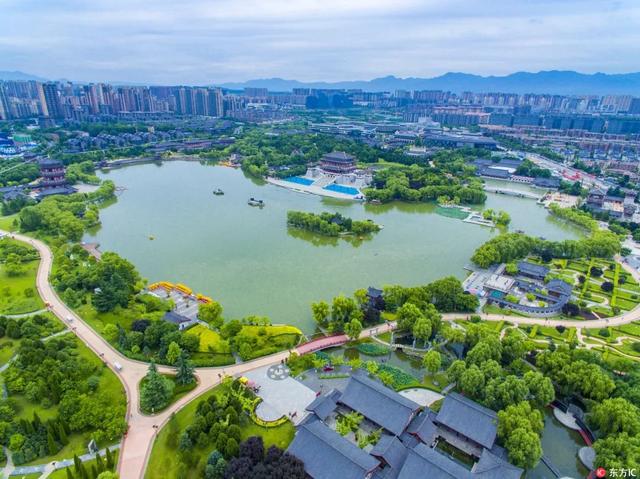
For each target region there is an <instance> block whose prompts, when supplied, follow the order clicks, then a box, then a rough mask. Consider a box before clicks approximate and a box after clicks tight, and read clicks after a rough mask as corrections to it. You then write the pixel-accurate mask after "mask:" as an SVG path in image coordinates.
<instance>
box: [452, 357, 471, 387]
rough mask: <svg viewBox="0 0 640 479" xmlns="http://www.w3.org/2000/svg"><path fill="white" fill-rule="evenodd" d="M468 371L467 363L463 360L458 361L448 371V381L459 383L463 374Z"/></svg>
mask: <svg viewBox="0 0 640 479" xmlns="http://www.w3.org/2000/svg"><path fill="white" fill-rule="evenodd" d="M466 369H467V365H466V363H465V362H464V361H463V360H461V359H456V360H455V361H454V362H452V363H451V366H449V369H447V379H448V380H449V382H452V383H457V382H459V381H460V378H461V377H462V373H464V372H465V370H466Z"/></svg>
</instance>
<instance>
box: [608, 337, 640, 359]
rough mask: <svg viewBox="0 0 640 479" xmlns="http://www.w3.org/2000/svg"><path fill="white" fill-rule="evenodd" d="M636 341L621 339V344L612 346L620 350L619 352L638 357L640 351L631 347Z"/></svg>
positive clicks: (639, 356)
mask: <svg viewBox="0 0 640 479" xmlns="http://www.w3.org/2000/svg"><path fill="white" fill-rule="evenodd" d="M636 342H637V341H629V340H628V339H627V340H623V341H622V345H621V346H617V345H616V346H613V348H614V349H615V350H616V351H620V352H621V353H625V354H628V355H629V356H635V357H638V358H640V352H639V351H636V350H635V349H633V345H634V344H636Z"/></svg>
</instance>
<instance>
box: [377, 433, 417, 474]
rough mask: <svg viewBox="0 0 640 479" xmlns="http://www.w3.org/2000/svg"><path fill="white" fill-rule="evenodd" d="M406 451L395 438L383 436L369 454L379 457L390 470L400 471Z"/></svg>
mask: <svg viewBox="0 0 640 479" xmlns="http://www.w3.org/2000/svg"><path fill="white" fill-rule="evenodd" d="M407 453H408V450H407V448H406V447H405V446H404V445H403V444H402V443H401V442H400V440H399V439H398V438H397V437H395V436H387V435H384V436H382V437H381V438H380V440H379V441H378V443H377V444H376V445H375V446H373V449H372V450H371V451H370V452H369V454H371V455H372V456H375V457H381V458H382V459H384V461H385V462H386V463H387V464H389V465H390V466H391V467H392V468H394V469H397V470H400V468H402V465H403V464H404V460H405V459H406V458H407Z"/></svg>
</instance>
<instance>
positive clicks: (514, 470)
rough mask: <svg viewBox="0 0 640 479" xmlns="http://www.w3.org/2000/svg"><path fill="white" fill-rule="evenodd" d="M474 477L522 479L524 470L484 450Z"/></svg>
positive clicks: (483, 478)
mask: <svg viewBox="0 0 640 479" xmlns="http://www.w3.org/2000/svg"><path fill="white" fill-rule="evenodd" d="M473 475H474V477H478V478H482V479H520V476H522V469H520V468H519V467H516V466H514V465H513V464H509V463H508V462H505V461H503V460H502V459H500V458H499V457H497V456H494V455H493V454H491V453H490V452H489V451H488V450H487V449H483V450H482V454H481V455H480V460H479V461H478V462H477V463H476V466H475V468H474V469H473Z"/></svg>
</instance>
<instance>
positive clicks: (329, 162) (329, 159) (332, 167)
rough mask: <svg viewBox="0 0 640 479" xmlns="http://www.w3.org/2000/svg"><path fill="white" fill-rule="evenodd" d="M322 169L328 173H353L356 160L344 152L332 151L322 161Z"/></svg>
mask: <svg viewBox="0 0 640 479" xmlns="http://www.w3.org/2000/svg"><path fill="white" fill-rule="evenodd" d="M320 168H321V169H322V170H324V171H326V172H328V173H336V174H344V173H353V172H354V171H355V169H356V159H355V158H354V157H353V156H351V155H349V154H348V153H345V152H344V151H332V152H331V153H327V154H326V155H324V156H323V157H322V158H321V159H320Z"/></svg>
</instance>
